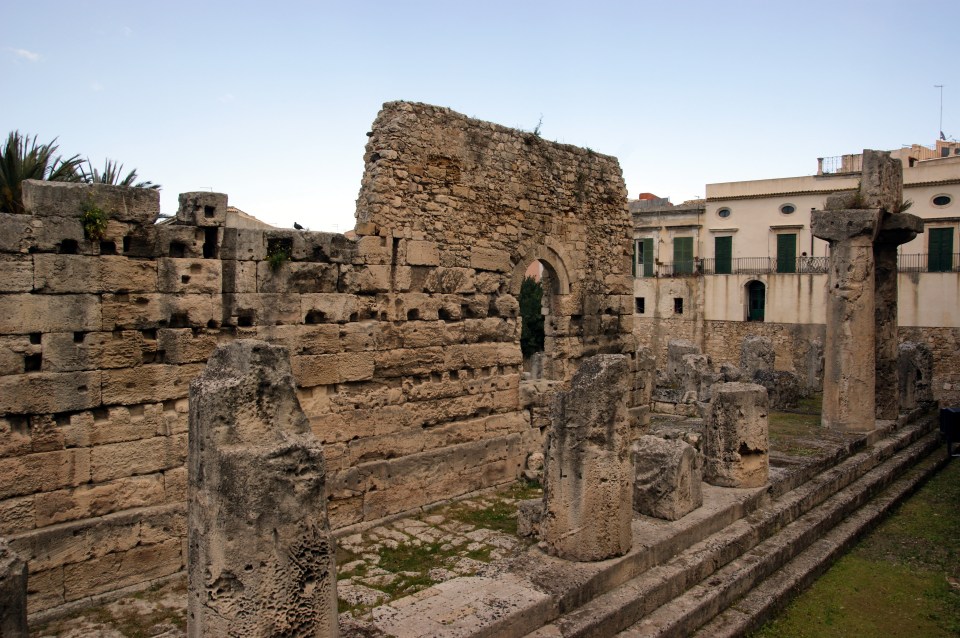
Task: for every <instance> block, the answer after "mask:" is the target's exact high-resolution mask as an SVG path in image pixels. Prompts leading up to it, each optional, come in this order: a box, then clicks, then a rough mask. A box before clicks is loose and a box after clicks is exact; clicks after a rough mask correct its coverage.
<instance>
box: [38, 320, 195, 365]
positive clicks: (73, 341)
mask: <svg viewBox="0 0 960 638" xmlns="http://www.w3.org/2000/svg"><path fill="white" fill-rule="evenodd" d="M187 331H188V332H189V328H188V329H187ZM41 343H42V344H43V362H42V365H43V367H42V368H41V369H42V370H43V371H44V372H74V371H78V370H96V369H104V368H129V367H132V366H136V365H140V363H142V359H143V354H142V350H143V346H144V341H143V334H142V333H141V332H140V331H139V330H122V331H121V330H117V331H115V332H80V333H75V332H48V333H45V334H44V335H43V336H42V340H41ZM204 360H206V359H204Z"/></svg>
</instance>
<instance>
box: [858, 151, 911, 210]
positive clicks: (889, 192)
mask: <svg viewBox="0 0 960 638" xmlns="http://www.w3.org/2000/svg"><path fill="white" fill-rule="evenodd" d="M862 157H863V164H862V167H861V174H860V207H862V208H879V209H881V210H884V211H886V212H888V213H897V212H899V211H900V203H901V202H902V201H903V165H902V164H901V162H900V160H898V159H896V158H893V157H891V156H890V153H889V151H874V150H870V149H868V148H865V149H863V156H862Z"/></svg>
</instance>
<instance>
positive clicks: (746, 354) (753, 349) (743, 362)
mask: <svg viewBox="0 0 960 638" xmlns="http://www.w3.org/2000/svg"><path fill="white" fill-rule="evenodd" d="M775 359H776V353H775V352H774V350H773V342H771V341H770V339H768V338H767V337H761V336H757V335H750V336H749V337H747V338H746V339H744V340H743V343H742V344H741V345H740V371H741V373H742V374H743V377H744V378H745V379H747V380H749V381H752V380H753V377H754V375H755V374H756V373H757V371H758V370H773V364H774V360H775Z"/></svg>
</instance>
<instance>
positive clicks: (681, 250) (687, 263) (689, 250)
mask: <svg viewBox="0 0 960 638" xmlns="http://www.w3.org/2000/svg"><path fill="white" fill-rule="evenodd" d="M692 273H693V237H674V238H673V274H675V275H689V274H692Z"/></svg>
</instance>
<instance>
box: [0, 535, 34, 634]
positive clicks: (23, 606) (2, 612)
mask: <svg viewBox="0 0 960 638" xmlns="http://www.w3.org/2000/svg"><path fill="white" fill-rule="evenodd" d="M29 635H30V632H28V631H27V564H26V563H25V562H24V561H23V560H22V559H21V558H20V557H19V556H17V555H16V554H15V553H14V552H13V550H12V549H10V546H9V545H7V542H6V541H4V540H3V539H2V538H0V636H2V637H3V638H27V637H28V636H29Z"/></svg>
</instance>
